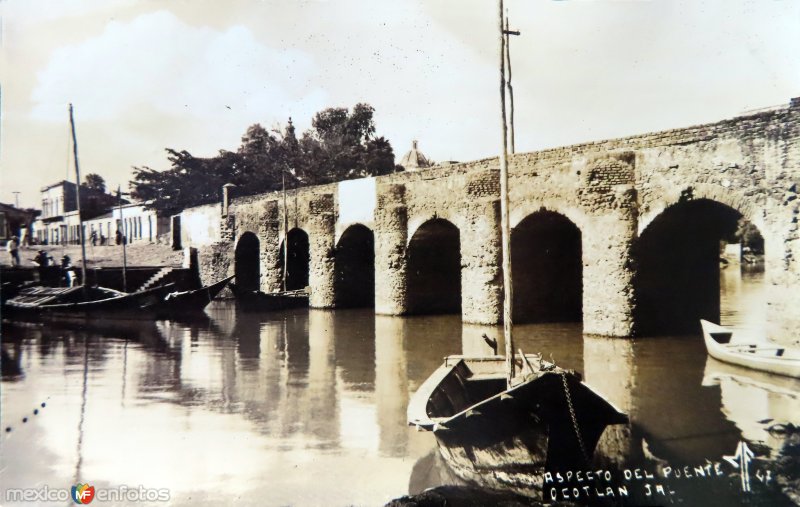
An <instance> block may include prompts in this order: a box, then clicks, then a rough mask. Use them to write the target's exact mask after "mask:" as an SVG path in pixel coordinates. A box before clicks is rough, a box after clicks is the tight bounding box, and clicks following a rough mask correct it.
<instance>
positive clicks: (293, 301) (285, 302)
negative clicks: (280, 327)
mask: <svg viewBox="0 0 800 507" xmlns="http://www.w3.org/2000/svg"><path fill="white" fill-rule="evenodd" d="M230 288H231V292H233V295H234V297H235V298H236V303H237V305H239V306H240V307H241V308H242V310H244V311H247V312H259V311H261V312H272V311H278V310H289V309H292V308H306V307H308V295H309V294H308V289H307V288H306V289H299V290H285V291H280V292H261V291H257V290H246V289H242V288H241V287H239V286H237V285H236V284H235V283H232V284H230Z"/></svg>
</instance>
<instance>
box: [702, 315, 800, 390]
mask: <svg viewBox="0 0 800 507" xmlns="http://www.w3.org/2000/svg"><path fill="white" fill-rule="evenodd" d="M700 324H701V325H702V327H703V341H704V342H705V344H706V350H707V351H708V354H709V355H710V356H711V357H713V358H714V359H717V360H719V361H723V362H726V363H731V364H736V365H739V366H744V367H746V368H751V369H754V370H760V371H765V372H768V373H774V374H777V375H785V376H787V377H795V378H800V349H796V348H790V347H783V346H779V345H776V344H774V343H768V342H760V343H757V342H750V343H731V341H732V338H733V330H732V329H730V328H726V327H723V326H719V325H717V324H714V323H711V322H708V321H707V320H701V321H700Z"/></svg>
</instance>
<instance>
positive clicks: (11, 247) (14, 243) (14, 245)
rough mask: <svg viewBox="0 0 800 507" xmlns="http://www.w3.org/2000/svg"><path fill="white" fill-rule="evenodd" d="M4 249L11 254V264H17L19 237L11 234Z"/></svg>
mask: <svg viewBox="0 0 800 507" xmlns="http://www.w3.org/2000/svg"><path fill="white" fill-rule="evenodd" d="M6 251H8V254H9V255H10V256H11V265H12V266H19V238H18V237H16V236H11V239H9V240H8V242H7V243H6Z"/></svg>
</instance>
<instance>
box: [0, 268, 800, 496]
mask: <svg viewBox="0 0 800 507" xmlns="http://www.w3.org/2000/svg"><path fill="white" fill-rule="evenodd" d="M723 275H724V276H723V283H722V289H723V292H722V307H723V312H722V313H723V316H722V321H723V324H729V325H733V326H735V327H736V328H737V329H741V330H742V331H743V332H745V333H747V334H748V335H755V336H758V334H759V333H760V332H763V329H764V328H765V321H764V319H765V298H764V291H765V284H764V283H763V281H762V278H761V276H760V275H748V276H743V277H742V276H739V275H738V273H733V274H730V273H727V272H723ZM207 313H208V316H209V318H208V319H207V320H203V321H198V322H192V323H191V324H181V323H171V322H155V323H153V322H96V323H93V324H92V325H91V326H82V327H81V326H72V327H70V326H66V325H53V324H48V325H22V324H8V323H6V324H4V326H3V330H2V331H3V336H2V338H3V343H2V351H3V377H2V428H3V430H4V432H3V438H2V449H1V450H0V458H1V459H2V464H1V465H0V489H2V490H3V491H0V494H2V495H7V494H8V491H7V490H8V489H9V488H42V487H44V486H47V487H49V488H68V487H70V486H72V485H75V484H77V483H88V484H90V485H91V486H94V487H95V488H96V489H97V490H100V489H109V488H120V487H121V486H127V487H128V488H131V489H134V488H139V487H140V486H143V487H144V488H153V489H158V488H166V489H167V490H168V495H169V498H170V501H169V503H170V504H172V505H194V504H209V505H210V504H215V505H219V504H228V503H237V504H245V505H381V504H383V503H385V502H387V501H388V500H390V499H392V498H396V497H399V496H402V495H405V494H408V493H409V492H418V491H420V490H422V489H424V488H427V487H431V486H436V485H438V484H441V483H442V482H446V479H445V477H446V476H447V474H446V471H442V470H438V469H437V466H438V465H437V462H438V460H437V459H436V458H435V453H434V449H435V442H434V440H433V438H432V435H430V434H429V433H425V432H417V431H415V430H413V429H411V428H408V427H407V426H406V424H405V412H406V406H407V403H408V399H409V396H410V395H411V394H413V392H414V391H415V390H416V389H417V387H418V386H419V385H420V384H421V382H422V381H424V379H425V378H426V377H427V376H428V375H429V374H430V373H431V372H432V371H433V370H434V369H435V368H436V367H437V366H438V365H439V364H440V361H441V359H442V357H443V356H445V355H447V354H452V353H458V352H462V351H463V352H464V353H472V352H481V353H485V352H486V348H485V345H483V341H482V340H481V338H480V337H481V334H483V333H484V332H487V333H490V334H495V335H496V334H498V329H497V328H493V327H488V328H487V327H480V326H462V324H461V322H460V320H459V318H458V317H456V316H426V317H407V318H402V317H387V316H375V315H373V313H372V312H371V311H370V310H341V311H340V310H336V311H324V310H310V311H305V310H304V311H291V312H284V313H272V314H262V315H257V314H247V313H241V312H237V310H236V305H235V303H234V302H229V301H222V302H214V303H213V304H212V305H211V306H210V307H209V309H208V310H207ZM516 336H517V341H518V346H519V347H520V348H522V349H523V350H524V351H526V352H536V351H545V356H546V357H547V356H549V355H552V357H553V359H554V360H555V361H556V362H557V363H558V364H559V365H561V366H563V367H566V368H573V369H576V370H579V371H581V372H583V374H584V376H585V379H586V381H587V383H589V384H590V385H591V386H593V387H595V388H596V389H597V390H598V391H601V392H603V393H604V394H605V395H606V396H607V397H608V398H609V399H610V400H612V401H613V402H614V403H615V404H616V405H617V406H619V407H620V408H621V409H623V410H625V411H627V412H628V413H629V414H630V415H631V418H632V420H633V422H634V425H633V426H634V428H633V429H631V430H630V431H628V432H627V433H626V435H627V437H626V438H623V439H621V440H620V441H619V442H617V443H616V444H615V443H614V442H613V441H611V442H610V443H605V444H604V445H605V446H606V451H605V452H607V454H608V455H610V456H612V457H613V456H614V455H615V454H619V455H622V454H628V455H634V456H642V455H644V456H645V457H647V459H649V460H650V461H648V463H662V465H663V464H664V463H668V464H703V463H706V462H718V461H721V460H722V457H723V456H725V455H732V454H733V453H734V451H735V450H736V448H737V445H738V443H739V442H740V441H745V442H747V443H748V444H749V445H750V447H751V448H752V449H754V450H755V453H756V455H757V456H758V457H759V458H761V459H766V460H767V461H766V463H767V465H766V466H767V467H769V464H770V463H772V461H770V460H773V459H774V458H776V457H778V456H779V453H780V451H781V448H782V446H783V444H784V440H783V439H782V438H779V437H777V436H773V435H771V434H770V433H768V432H767V431H766V429H765V428H766V427H767V426H768V425H769V424H768V423H764V422H759V421H764V420H766V419H774V420H775V421H781V420H789V421H797V420H798V419H800V412H798V409H799V408H800V406H799V405H798V400H797V395H798V392H800V389H798V387H800V385H798V383H797V381H795V380H791V379H781V378H777V377H772V376H769V375H765V374H759V373H757V372H749V371H747V370H744V369H741V368H736V367H733V366H726V365H724V364H722V363H718V362H716V361H714V360H712V359H710V358H707V355H706V352H705V349H704V347H703V343H702V338H701V336H699V335H697V336H682V337H660V338H642V339H637V340H635V341H634V340H619V339H617V340H610V339H601V338H594V337H584V336H582V334H581V327H580V325H579V324H550V325H524V326H518V327H517V328H516ZM42 404H44V407H43V406H42ZM34 409H36V410H38V413H37V414H34V413H33V411H34ZM23 418H27V422H23ZM623 433H624V432H623ZM622 440H627V442H622ZM620 442H622V443H620ZM615 446H617V447H615ZM632 447H634V448H636V451H635V452H633V451H631V448H632ZM642 449H644V450H642ZM762 463H763V462H762ZM698 484H702V483H700V482H698ZM123 498H125V497H123ZM127 498H128V499H129V500H130V498H131V497H127ZM7 500H8V497H7V496H4V497H3V500H0V503H2V504H3V505H7V504H9V502H7ZM655 501H656V500H654V502H655ZM721 501H722V500H721ZM69 503H70V502H63V501H62V502H56V504H57V505H67V504H69ZM691 503H692V502H691V501H689V504H691ZM11 504H13V502H11ZM155 504H158V502H155ZM163 504H164V503H162V505H163ZM656 504H657V503H654V504H653V505H656ZM719 505H727V503H720V504H719Z"/></svg>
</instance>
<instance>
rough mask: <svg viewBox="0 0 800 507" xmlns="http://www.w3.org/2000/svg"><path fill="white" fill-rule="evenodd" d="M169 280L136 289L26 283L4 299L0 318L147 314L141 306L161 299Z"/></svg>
mask: <svg viewBox="0 0 800 507" xmlns="http://www.w3.org/2000/svg"><path fill="white" fill-rule="evenodd" d="M174 288H175V285H174V284H172V283H170V284H167V285H162V286H159V287H154V288H152V289H148V290H144V291H139V292H132V293H127V292H120V291H118V290H114V289H109V288H107V287H67V288H61V287H40V286H37V287H28V288H25V289H22V290H21V291H20V292H19V294H18V295H17V296H16V297H13V298H11V299H9V300H8V301H6V303H5V305H4V307H3V318H6V317H8V318H11V319H27V318H34V319H41V318H66V319H85V318H130V317H141V316H144V315H146V312H144V311H143V310H142V308H143V307H145V306H147V305H149V304H152V303H154V302H158V301H162V300H163V299H164V297H165V296H166V295H167V294H168V293H170V292H172V291H173V290H174Z"/></svg>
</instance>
